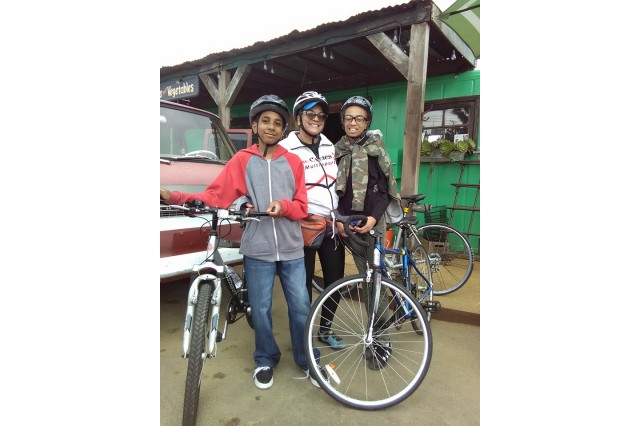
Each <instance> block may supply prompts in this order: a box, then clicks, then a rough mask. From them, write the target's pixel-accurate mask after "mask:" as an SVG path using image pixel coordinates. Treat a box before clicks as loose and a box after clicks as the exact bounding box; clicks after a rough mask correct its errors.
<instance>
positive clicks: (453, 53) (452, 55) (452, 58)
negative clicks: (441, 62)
mask: <svg viewBox="0 0 640 426" xmlns="http://www.w3.org/2000/svg"><path fill="white" fill-rule="evenodd" d="M451 60H452V61H455V60H456V51H455V50H454V51H453V52H451Z"/></svg>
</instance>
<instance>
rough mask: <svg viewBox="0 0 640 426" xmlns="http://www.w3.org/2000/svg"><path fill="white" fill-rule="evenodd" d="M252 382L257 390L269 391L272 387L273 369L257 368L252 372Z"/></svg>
mask: <svg viewBox="0 0 640 426" xmlns="http://www.w3.org/2000/svg"><path fill="white" fill-rule="evenodd" d="M253 381H254V383H255V384H256V386H257V387H258V388H259V389H269V388H270V387H271V386H272V385H273V368H271V367H267V366H262V367H257V368H256V369H255V370H253Z"/></svg>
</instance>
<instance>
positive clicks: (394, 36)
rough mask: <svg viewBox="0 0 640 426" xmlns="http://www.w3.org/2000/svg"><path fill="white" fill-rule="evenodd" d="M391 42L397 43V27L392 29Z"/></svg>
mask: <svg viewBox="0 0 640 426" xmlns="http://www.w3.org/2000/svg"><path fill="white" fill-rule="evenodd" d="M393 42H394V43H395V44H398V29H397V28H396V29H395V30H393Z"/></svg>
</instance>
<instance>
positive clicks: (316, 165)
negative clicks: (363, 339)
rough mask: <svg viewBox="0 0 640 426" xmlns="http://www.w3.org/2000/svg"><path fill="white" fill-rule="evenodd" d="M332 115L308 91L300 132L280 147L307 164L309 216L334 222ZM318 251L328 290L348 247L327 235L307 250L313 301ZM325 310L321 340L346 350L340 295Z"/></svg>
mask: <svg viewBox="0 0 640 426" xmlns="http://www.w3.org/2000/svg"><path fill="white" fill-rule="evenodd" d="M328 114H329V104H328V103H327V100H326V99H325V97H324V96H322V95H321V94H320V93H318V92H314V91H308V92H304V93H303V94H302V95H300V96H298V98H297V99H296V102H295V104H294V106H293V115H294V117H295V120H296V122H297V123H298V126H299V128H300V131H295V132H290V133H289V136H288V137H287V138H286V139H284V140H282V141H281V142H280V145H281V146H283V147H284V148H286V149H288V150H289V151H291V152H292V153H294V154H296V155H297V156H298V157H300V159H301V160H302V162H303V164H304V172H305V182H306V186H307V203H308V204H307V205H308V208H309V214H317V215H320V216H323V217H325V218H326V219H331V214H330V212H331V210H333V209H335V208H337V207H338V195H337V194H336V189H335V183H336V176H337V174H338V165H337V163H336V154H335V149H334V146H333V143H332V142H331V141H330V140H329V139H327V137H326V136H325V135H323V134H322V130H323V129H324V125H325V123H326V120H327V117H328ZM316 251H317V253H318V256H319V257H320V265H321V266H322V275H323V280H324V285H325V288H326V286H328V285H329V284H331V283H333V282H334V281H337V280H339V279H340V278H342V277H343V276H344V256H345V254H344V246H343V245H342V242H341V241H340V239H339V238H338V236H337V235H336V236H335V237H333V235H331V234H330V233H326V234H325V238H324V240H323V241H322V245H321V246H320V248H319V249H317V250H315V249H312V248H309V247H305V248H304V261H305V267H306V270H307V290H308V292H309V301H310V302H313V300H312V285H311V279H312V278H313V274H314V270H315V264H316ZM336 293H337V294H336V297H335V298H333V299H331V300H328V301H327V302H326V303H325V305H324V306H323V307H322V321H321V324H320V331H319V334H318V340H319V341H320V342H322V343H325V344H327V345H329V346H331V347H332V348H333V349H343V348H344V347H345V344H344V341H343V340H342V338H341V337H340V336H338V335H336V334H335V333H334V332H333V331H332V330H331V323H332V321H333V316H334V313H335V311H336V308H337V306H338V303H339V301H340V295H339V292H336Z"/></svg>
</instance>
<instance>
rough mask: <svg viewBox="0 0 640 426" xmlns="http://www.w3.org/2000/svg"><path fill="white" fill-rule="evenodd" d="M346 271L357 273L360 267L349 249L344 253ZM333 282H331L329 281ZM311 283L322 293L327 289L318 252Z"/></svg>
mask: <svg viewBox="0 0 640 426" xmlns="http://www.w3.org/2000/svg"><path fill="white" fill-rule="evenodd" d="M344 271H345V274H348V275H351V274H357V273H358V268H357V267H356V263H355V261H354V260H353V255H352V254H351V252H350V251H349V250H345V254H344ZM329 284H331V283H329ZM311 285H312V286H313V288H314V289H315V290H316V291H317V292H318V293H322V292H323V291H324V289H325V282H324V274H323V273H322V266H321V265H320V258H319V257H318V256H317V254H316V267H315V271H314V272H313V278H311Z"/></svg>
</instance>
